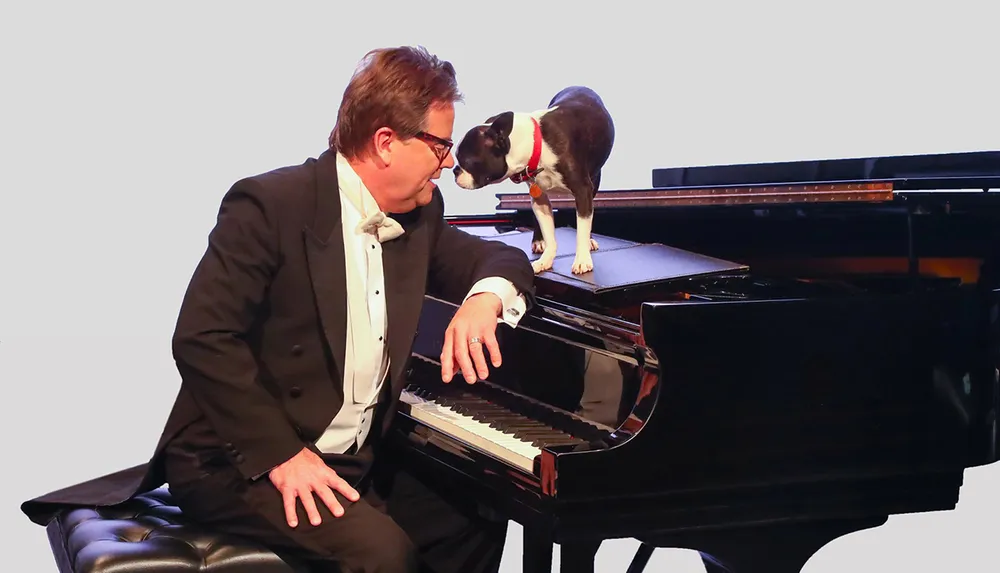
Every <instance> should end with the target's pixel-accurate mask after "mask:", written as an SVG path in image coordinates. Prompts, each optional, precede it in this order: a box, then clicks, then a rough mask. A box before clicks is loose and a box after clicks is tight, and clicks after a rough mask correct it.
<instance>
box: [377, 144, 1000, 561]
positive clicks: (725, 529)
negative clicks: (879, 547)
mask: <svg viewBox="0 0 1000 573" xmlns="http://www.w3.org/2000/svg"><path fill="white" fill-rule="evenodd" d="M654 178H655V180H656V181H658V182H659V183H660V186H658V187H653V188H651V189H646V190H626V191H622V192H618V191H604V192H601V194H599V196H598V201H597V209H596V215H595V219H594V228H595V232H597V233H599V235H598V236H597V237H596V238H597V240H598V242H599V243H600V245H601V249H599V250H598V251H596V252H595V253H594V261H595V269H594V271H593V272H592V273H588V274H586V275H582V276H576V275H572V273H570V272H569V269H568V263H569V261H571V260H572V252H571V249H567V250H564V251H563V255H562V257H563V258H565V260H563V261H562V262H563V263H566V264H565V265H563V266H565V267H566V268H562V266H560V260H559V259H557V262H556V264H555V266H554V268H553V269H552V270H551V271H547V272H545V273H543V274H541V275H539V276H538V277H537V279H536V286H537V288H538V302H539V304H538V305H537V306H536V308H534V309H532V311H531V312H530V313H529V314H528V315H527V316H525V317H524V319H523V320H522V322H521V323H520V325H519V326H518V328H516V329H509V328H507V327H500V328H498V333H497V334H498V339H499V343H500V346H501V350H502V353H503V358H504V361H503V365H502V366H501V367H499V368H494V369H491V373H490V375H489V377H488V379H487V380H480V381H478V382H477V383H475V384H472V385H469V384H466V383H465V382H464V380H462V379H461V378H458V379H456V381H454V382H452V383H450V384H444V383H442V382H441V381H440V365H439V364H438V362H437V358H438V355H439V354H440V349H441V345H442V343H443V336H444V330H445V327H446V326H447V324H448V322H449V320H450V318H451V316H452V314H453V313H454V311H455V309H456V304H455V302H456V301H452V300H447V298H446V297H443V296H436V295H434V294H432V295H430V296H428V297H427V298H426V300H425V304H424V307H423V310H422V316H421V321H420V325H419V332H418V336H417V337H416V341H415V347H414V352H413V357H412V361H411V365H410V369H409V371H408V376H409V386H408V387H407V388H406V390H405V391H404V393H403V398H402V406H401V412H400V415H399V416H398V418H397V422H398V424H397V426H396V427H397V430H398V433H397V434H396V435H397V438H398V442H397V445H398V446H399V448H400V451H401V453H402V454H403V455H405V456H406V457H407V459H408V460H409V461H408V463H409V464H410V465H411V467H412V468H413V469H414V471H418V472H429V473H430V475H433V474H434V473H435V472H446V473H448V474H449V475H453V476H455V475H457V476H461V477H462V478H463V479H465V480H466V483H467V488H463V491H466V492H468V494H469V495H474V496H476V498H477V499H479V500H480V502H481V503H482V505H483V507H484V510H485V511H489V512H491V513H494V514H496V515H497V516H499V518H502V519H508V518H509V519H513V520H515V521H517V522H519V523H521V524H522V525H523V526H524V531H525V537H524V541H525V554H524V557H523V566H524V571H526V572H533V571H550V569H551V551H552V544H553V543H559V544H561V545H562V547H563V553H562V559H561V562H562V570H563V571H583V572H585V571H592V570H593V557H594V553H595V552H596V551H597V548H598V547H599V546H600V543H601V541H602V540H604V539H612V538H623V537H634V538H636V539H639V540H640V541H642V542H643V549H642V550H641V551H640V554H638V555H637V556H636V559H635V561H634V562H633V567H632V568H630V569H629V573H637V572H638V571H641V568H642V566H643V562H644V560H645V559H648V556H649V551H650V549H651V548H653V547H687V548H691V549H697V550H700V551H702V552H703V555H704V556H705V557H704V558H705V563H706V568H708V570H709V571H710V572H714V571H734V572H735V571H738V572H740V573H743V572H748V571H750V572H753V571H769V572H771V573H783V572H795V571H799V570H800V569H801V566H802V564H804V563H805V561H806V560H807V559H808V558H809V557H810V556H811V555H812V554H813V553H814V552H815V551H816V550H818V549H819V548H820V547H822V546H823V545H824V544H826V543H827V542H829V541H830V540H832V539H835V538H836V537H839V536H841V535H844V534H846V533H849V532H851V531H856V530H858V529H864V528H867V527H873V526H877V525H879V524H881V523H883V522H884V521H885V520H886V519H887V517H888V516H889V515H892V514H897V513H907V512H919V511H939V510H949V509H952V508H954V506H955V503H956V501H957V498H958V494H959V490H960V486H961V483H962V475H963V472H964V469H965V468H966V467H972V466H975V465H981V464H987V463H992V462H994V461H995V460H996V459H997V450H996V439H997V434H998V432H997V426H996V415H997V408H998V400H1000V389H998V385H1000V375H998V366H1000V344H998V341H1000V327H998V320H997V316H998V314H1000V313H998V310H1000V305H998V297H997V289H998V288H1000V280H998V279H1000V273H997V268H998V267H997V262H998V260H997V247H998V245H1000V224H998V223H1000V220H998V217H997V211H998V207H1000V201H996V200H995V195H994V194H993V193H992V192H984V191H982V190H981V189H983V188H986V189H989V188H992V187H995V186H997V183H1000V154H996V153H981V154H951V155H935V156H915V157H907V158H891V157H890V158H863V159H859V160H827V161H826V162H793V163H784V164H764V165H756V166H712V167H700V168H683V169H676V170H654ZM692 183H694V184H692ZM969 186H974V187H975V188H976V190H975V191H961V189H966V188H968V187H969ZM834 187H835V189H833V188H834ZM831 189H833V190H834V191H835V193H832V192H831ZM813 192H814V193H815V194H811V193H813ZM616 194H617V195H616ZM525 196H526V195H525ZM618 197H621V199H620V200H618V199H616V198H618ZM498 198H499V199H500V205H499V206H498V207H499V208H500V209H513V211H512V212H498V213H496V214H490V215H488V216H487V217H484V218H472V217H466V218H454V219H453V221H452V222H453V224H455V225H458V226H460V227H461V228H465V229H468V230H469V231H470V232H474V233H475V234H478V235H482V236H484V237H485V238H487V239H489V240H502V241H505V242H508V243H509V244H512V245H516V246H519V247H521V248H522V249H524V250H525V252H526V254H527V255H528V256H529V258H534V257H537V256H538V255H535V254H532V253H530V248H529V242H530V231H527V230H525V229H524V227H525V226H526V224H527V223H530V217H531V216H532V215H531V213H530V206H527V205H528V203H526V199H525V197H522V196H512V195H509V194H508V195H504V194H500V195H498ZM602 198H603V202H602ZM557 206H558V205H557ZM556 215H557V221H560V218H562V221H561V222H560V228H559V230H558V233H561V234H560V235H559V237H560V243H561V244H564V245H568V246H569V245H572V244H573V240H572V239H571V237H572V233H573V231H572V229H570V228H568V227H567V226H566V225H567V223H568V222H569V221H572V212H571V210H570V212H569V213H567V212H566V210H561V211H557V213H556ZM564 236H565V237H566V238H565V239H563V237H564ZM737 539H740V540H743V541H746V540H747V539H752V540H753V542H754V543H753V544H752V548H751V546H750V545H748V544H746V543H740V542H738V541H736V540H737ZM754 548H755V549H754ZM722 567H727V568H722Z"/></svg>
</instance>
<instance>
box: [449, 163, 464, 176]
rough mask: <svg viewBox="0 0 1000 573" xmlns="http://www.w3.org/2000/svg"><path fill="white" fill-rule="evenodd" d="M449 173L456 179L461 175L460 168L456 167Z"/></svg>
mask: <svg viewBox="0 0 1000 573" xmlns="http://www.w3.org/2000/svg"><path fill="white" fill-rule="evenodd" d="M451 171H452V173H454V174H455V177H458V176H459V175H461V174H462V168H461V167H459V166H458V165H456V166H455V168H454V169H452V170H451Z"/></svg>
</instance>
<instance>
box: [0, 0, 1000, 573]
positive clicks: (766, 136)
mask: <svg viewBox="0 0 1000 573" xmlns="http://www.w3.org/2000/svg"><path fill="white" fill-rule="evenodd" d="M333 4H334V3H332V2H330V3H303V2H300V3H268V4H267V5H266V7H265V4H264V3H256V4H251V3H246V2H240V3H237V2H170V3H159V4H153V3H139V2H116V3H111V2H100V1H87V2H42V1H39V2H33V3H27V2H25V3H17V4H14V3H10V4H7V5H6V6H5V7H4V9H3V16H2V17H0V48H2V49H0V58H2V61H3V67H2V71H3V85H4V87H3V89H2V90H0V98H2V100H0V103H2V105H0V126H2V129H0V146H2V147H0V161H2V163H0V167H2V175H3V178H2V186H0V193H2V195H0V279H2V280H0V381H2V383H3V389H4V391H5V393H6V394H5V396H4V400H3V402H2V405H0V408H2V415H0V424H2V432H0V436H2V438H0V439H2V440H3V444H2V447H3V451H4V458H5V463H4V470H3V474H2V475H3V488H2V489H0V495H2V496H3V497H2V500H3V505H2V508H3V512H2V513H0V520H2V523H3V529H4V530H5V535H4V545H5V547H7V548H8V550H7V551H8V554H9V555H12V556H13V555H16V557H8V558H9V559H17V562H18V564H19V566H18V569H19V570H25V571H52V570H54V565H53V562H52V559H51V556H50V553H49V549H48V546H47V543H46V538H45V534H44V531H43V530H42V529H41V528H40V527H37V526H35V525H33V524H31V523H30V522H28V520H27V519H26V518H24V517H23V515H22V514H21V513H20V511H19V509H18V504H19V503H20V502H21V501H23V500H24V499H27V498H29V497H32V496H34V495H37V494H41V493H44V492H47V491H50V490H52V489H56V488H59V487H62V486H65V485H69V484H73V483H77V482H79V481H83V480H86V479H89V478H92V477H94V476H97V475H101V474H104V473H107V472H111V471H115V470H117V469H120V468H123V467H126V466H130V465H132V464H135V463H139V462H142V461H144V460H145V459H146V458H147V456H148V455H149V453H150V450H151V448H152V446H153V444H154V443H155V441H156V438H157V436H158V434H159V432H160V428H161V426H162V424H163V421H164V420H165V418H166V415H167V411H168V408H169V407H170V404H171V401H172V399H173V397H174V394H175V392H176V390H177V385H178V377H177V374H176V371H175V370H174V366H173V364H172V361H171V357H170V347H169V338H170V334H171V331H172V328H173V324H174V320H175V318H176V312H177V308H178V304H179V303H180V299H181V297H182V295H183V292H184V288H185V286H186V284H187V281H188V279H189V277H190V274H191V272H192V270H193V268H194V265H195V264H196V263H197V261H198V259H199V257H200V256H201V254H202V252H203V250H204V247H205V241H206V234H207V232H208V231H209V229H210V228H211V226H212V224H213V222H214V218H215V215H216V210H217V208H218V203H219V200H220V198H221V196H222V194H223V193H224V192H225V191H226V189H228V187H229V186H230V185H231V184H232V183H233V182H234V181H236V180H237V179H238V178H240V177H243V176H245V175H248V174H253V173H258V172H261V171H266V170H269V169H271V168H274V167H278V166H281V165H286V164H292V163H299V162H301V161H302V160H303V159H305V158H306V157H308V156H316V155H317V154H318V153H320V152H321V151H322V150H323V148H324V146H325V142H326V137H327V134H328V132H329V130H330V128H331V127H332V125H333V120H334V117H335V113H336V106H337V103H338V101H339V98H340V95H341V93H342V90H343V88H344V86H345V84H346V82H347V80H348V78H349V76H350V73H351V72H352V70H353V68H354V65H355V64H356V62H357V61H358V59H359V58H360V57H361V56H362V55H363V54H364V52H365V51H367V50H368V49H370V48H373V47H378V46H383V45H396V44H415V43H421V44H424V45H426V46H427V47H428V48H430V49H431V50H432V51H435V52H437V53H439V54H440V55H441V56H443V57H445V58H448V59H451V60H452V61H453V62H454V63H455V65H456V66H457V68H458V71H459V80H460V83H461V87H462V88H463V90H464V91H465V93H466V95H467V103H466V104H464V105H462V106H460V107H459V109H458V116H457V121H456V134H460V133H462V132H464V131H465V129H468V128H469V127H471V126H472V125H474V124H477V123H479V122H481V121H482V120H483V119H485V118H486V117H488V116H490V115H492V114H494V113H497V112H499V111H503V110H505V109H517V110H531V109H535V108H538V107H541V106H544V105H545V104H546V103H547V102H548V100H549V98H550V97H551V96H552V94H554V93H555V92H556V91H557V90H558V89H560V88H562V87H563V86H565V85H568V84H575V83H583V84H588V85H590V86H592V87H594V88H595V89H596V90H597V91H598V92H600V93H601V95H602V96H603V97H604V98H605V100H606V103H607V105H608V106H609V107H610V109H611V110H612V112H613V113H614V115H615V119H616V122H617V126H618V140H617V145H616V148H615V151H614V154H613V156H612V158H611V160H610V162H609V164H608V166H607V168H606V170H605V175H604V179H603V185H604V187H605V188H609V189H612V188H627V187H646V186H648V185H649V183H650V170H651V169H652V168H654V167H660V166H676V165H697V164H707V163H736V162H755V161H780V160H795V159H810V158H834V157H848V156H862V155H889V154H909V153H931V152H951V151H966V150H978V149H1000V129H998V128H1000V120H998V117H997V113H996V111H995V110H996V101H997V89H996V83H995V78H996V69H997V68H996V54H997V43H996V40H995V37H994V36H995V29H994V28H993V27H992V26H991V22H993V21H994V20H993V19H991V18H989V17H987V14H986V12H985V11H981V10H978V9H973V8H970V7H969V6H966V5H965V4H963V3H961V2H954V1H953V2H949V3H947V4H945V3H934V4H930V3H928V4H924V6H933V7H934V8H933V9H931V8H924V7H920V8H918V7H916V5H915V3H912V2H896V3H887V2H872V1H867V2H835V3H834V2H826V3H815V4H813V5H810V6H809V7H806V6H805V4H806V3H795V4H793V3H790V2H788V3H780V4H774V3H764V2H753V3H744V4H737V3H726V2H722V3H720V2H712V3H694V2H683V3H680V2H679V3H661V4H659V5H657V6H659V7H656V8H654V7H653V6H654V4H652V3H649V4H647V5H646V6H647V7H646V8H643V7H642V4H641V3H638V2H624V1H619V2H608V3H606V4H604V5H598V4H592V5H586V4H582V3H579V2H572V3H570V2H544V3H542V2H538V1H537V0H534V1H530V2H525V1H521V0H501V1H499V2H490V3H488V4H473V3H469V4H466V5H464V6H463V5H461V4H459V3H457V2H456V3H446V2H395V3H393V2H378V3H372V4H371V7H369V8H348V7H337V8H331V7H329V5H333ZM336 4H338V5H339V4H340V3H336ZM359 4H360V3H359ZM692 4H696V5H698V6H699V7H692V6H691V5H692ZM700 6H706V7H700ZM817 6H818V7H817ZM944 6H947V8H945V7H944ZM511 185H512V184H504V185H503V186H500V187H495V188H491V189H489V190H484V191H477V192H469V191H463V190H461V189H459V188H458V187H457V186H456V185H455V184H454V181H453V180H451V179H450V177H449V176H445V177H443V178H442V180H441V186H442V188H443V189H444V191H445V194H446V200H447V204H448V209H449V211H450V212H452V213H470V212H481V211H492V210H493V208H494V206H495V203H496V200H495V197H494V193H495V192H499V191H505V190H511V189H514V187H512V186H511ZM998 475H1000V465H998V466H994V467H989V468H981V469H974V470H970V471H969V472H968V473H967V480H966V485H965V487H964V488H963V491H962V498H961V501H960V503H959V505H958V508H957V509H956V510H955V511H953V512H943V513H933V514H924V515H906V516H896V517H892V518H891V519H890V521H889V523H888V524H886V525H885V526H883V527H881V528H879V529H876V530H871V531H865V532H862V533H857V534H854V535H850V536H847V537H845V538H842V539H840V540H837V541H835V542H834V543H832V544H830V545H828V546H827V547H825V548H823V549H822V550H820V551H819V552H818V553H817V554H816V555H815V556H814V558H813V559H812V560H811V561H810V562H809V564H808V565H807V566H806V568H805V571H806V572H807V573H818V572H821V571H822V572H832V571H852V572H854V573H866V572H875V571H887V570H891V571H904V570H905V571H943V570H963V569H965V570H971V569H973V568H974V565H980V566H984V565H986V564H987V563H990V558H991V557H992V556H993V555H995V553H996V550H995V546H994V538H993V536H992V535H990V534H989V533H988V530H989V529H991V527H990V526H989V523H990V520H989V517H991V516H995V515H996V513H997V512H998V510H1000V502H998V495H997V493H996V490H997V489H998V488H1000V484H998V483H997V477H998ZM520 532H521V530H520V528H519V527H517V526H516V525H515V526H513V527H512V528H511V538H510V544H509V546H508V549H507V552H506V554H505V559H504V571H516V570H518V568H519V567H518V559H519V554H520ZM635 546H636V544H635V542H634V541H632V540H620V541H614V542H608V543H607V544H606V545H605V546H604V547H603V548H602V550H601V552H600V554H599V555H598V560H599V570H601V571H624V568H625V565H626V563H627V562H628V560H629V559H630V558H631V555H632V552H633V550H634V549H635ZM987 569H989V567H987ZM648 571H670V572H676V573H688V572H690V573H695V572H700V571H703V568H702V567H701V565H700V564H699V562H698V560H697V558H696V555H695V554H694V553H692V552H690V551H687V550H660V551H658V552H657V553H656V554H655V555H654V557H653V561H652V562H651V564H650V566H649V568H648Z"/></svg>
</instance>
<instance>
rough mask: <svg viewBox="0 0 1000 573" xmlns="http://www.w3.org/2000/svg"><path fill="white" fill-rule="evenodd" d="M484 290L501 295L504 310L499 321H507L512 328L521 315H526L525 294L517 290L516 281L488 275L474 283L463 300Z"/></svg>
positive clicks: (498, 318)
mask: <svg viewBox="0 0 1000 573" xmlns="http://www.w3.org/2000/svg"><path fill="white" fill-rule="evenodd" d="M483 292H491V293H493V294H495V295H497V296H498V297H500V302H501V303H502V304H503V311H502V312H501V313H500V316H499V317H497V322H498V323H505V324H507V325H509V326H510V327H511V328H514V327H516V326H517V323H518V322H520V320H521V317H522V316H524V311H525V309H526V308H527V306H528V305H527V302H526V301H525V300H524V295H522V294H521V293H519V292H517V288H516V287H515V286H514V283H512V282H510V281H509V280H507V279H505V278H503V277H487V278H485V279H482V280H480V281H479V282H477V283H476V284H474V285H472V289H471V290H469V294H467V295H465V300H463V301H462V302H463V303H464V302H465V301H466V300H469V297H471V296H472V295H475V294H479V293H483Z"/></svg>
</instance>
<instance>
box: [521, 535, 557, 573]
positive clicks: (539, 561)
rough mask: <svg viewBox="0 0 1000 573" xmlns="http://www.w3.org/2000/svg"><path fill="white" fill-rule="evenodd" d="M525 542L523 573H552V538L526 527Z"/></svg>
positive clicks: (522, 556)
mask: <svg viewBox="0 0 1000 573" xmlns="http://www.w3.org/2000/svg"><path fill="white" fill-rule="evenodd" d="M523 540H524V543H523V545H524V553H523V554H522V555H521V571H522V573H552V544H553V540H552V536H551V535H549V534H548V533H546V532H542V531H535V530H532V529H531V528H529V527H527V526H526V527H525V528H524V534H523Z"/></svg>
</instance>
